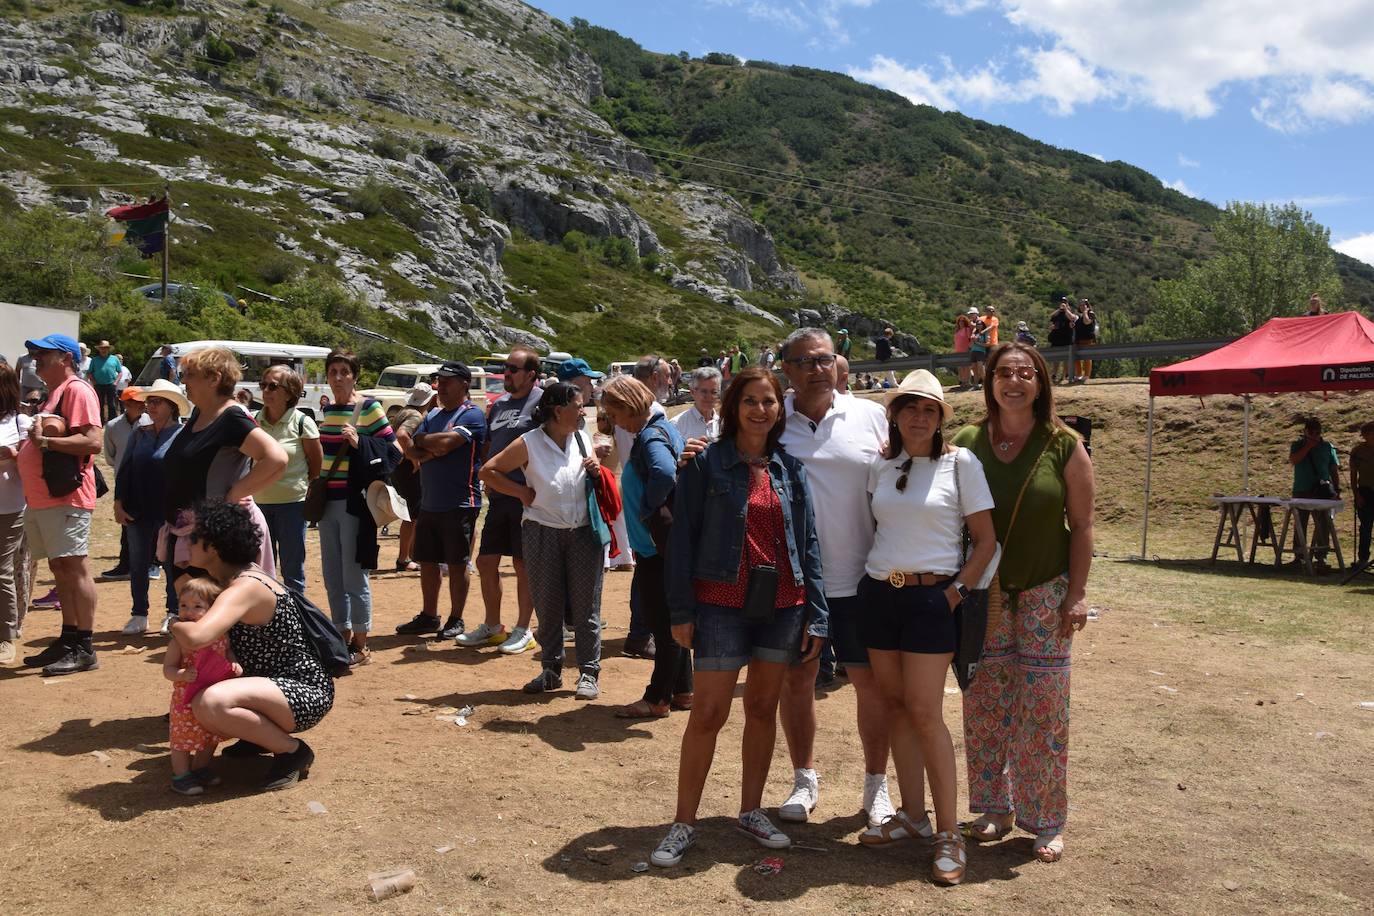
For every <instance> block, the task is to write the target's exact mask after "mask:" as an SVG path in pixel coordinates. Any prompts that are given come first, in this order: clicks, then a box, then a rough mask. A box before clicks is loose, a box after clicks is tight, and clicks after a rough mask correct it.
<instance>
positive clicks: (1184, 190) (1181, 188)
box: [1164, 178, 1201, 200]
mask: <svg viewBox="0 0 1374 916" xmlns="http://www.w3.org/2000/svg"><path fill="white" fill-rule="evenodd" d="M1164 187H1166V188H1173V189H1174V190H1175V191H1177V192H1178V193H1180V194H1187V195H1188V196H1189V197H1197V198H1198V199H1199V200H1200V199H1201V197H1200V196H1199V195H1198V193H1197V192H1196V191H1194V190H1193V189H1192V188H1190V187H1188V186H1187V185H1186V184H1184V183H1183V179H1182V178H1175V179H1174V180H1173V181H1166V182H1164Z"/></svg>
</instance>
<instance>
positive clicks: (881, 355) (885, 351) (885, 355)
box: [873, 328, 897, 385]
mask: <svg viewBox="0 0 1374 916" xmlns="http://www.w3.org/2000/svg"><path fill="white" fill-rule="evenodd" d="M894 333H895V332H894V331H893V330H892V328H883V333H882V335H881V336H879V337H875V338H873V358H874V359H876V360H877V361H878V362H880V363H885V362H887V361H888V360H890V359H891V358H892V337H893V334H894ZM887 381H889V382H891V383H892V384H894V385H895V384H896V383H897V374H896V373H895V372H893V371H892V370H891V369H889V370H887Z"/></svg>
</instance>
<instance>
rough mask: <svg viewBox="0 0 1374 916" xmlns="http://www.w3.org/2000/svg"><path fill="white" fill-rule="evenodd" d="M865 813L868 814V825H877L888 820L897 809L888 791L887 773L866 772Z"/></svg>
mask: <svg viewBox="0 0 1374 916" xmlns="http://www.w3.org/2000/svg"><path fill="white" fill-rule="evenodd" d="M863 810H864V813H865V814H867V815H868V826H870V827H877V826H879V825H880V824H882V823H883V821H885V820H887V819H888V818H889V817H891V816H892V815H893V814H895V813H896V811H897V809H895V808H894V807H893V806H892V797H891V796H890V795H888V792H887V774H886V773H865V774H864V808H863Z"/></svg>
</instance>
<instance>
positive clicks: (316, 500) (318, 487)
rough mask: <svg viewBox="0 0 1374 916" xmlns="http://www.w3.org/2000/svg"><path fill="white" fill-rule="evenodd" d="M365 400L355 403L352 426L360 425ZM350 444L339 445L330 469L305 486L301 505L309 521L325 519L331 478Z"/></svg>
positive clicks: (302, 513) (330, 463) (303, 514)
mask: <svg viewBox="0 0 1374 916" xmlns="http://www.w3.org/2000/svg"><path fill="white" fill-rule="evenodd" d="M362 409H363V402H362V401H361V400H359V401H358V403H357V404H355V405H353V421H352V423H351V424H350V425H351V426H355V427H356V426H357V425H358V416H359V415H360V414H361V413H362ZM348 449H349V444H348V443H347V442H345V443H343V444H342V445H340V446H339V450H338V451H337V452H335V453H334V460H333V461H331V462H329V470H328V471H325V472H324V473H323V474H321V475H320V476H319V477H316V478H315V479H314V480H312V481H310V483H308V484H306V487H305V502H304V504H303V505H302V506H301V515H302V516H303V517H304V518H305V520H306V521H307V522H321V521H324V512H325V509H327V508H329V478H330V477H333V476H334V471H335V470H336V469H337V468H338V467H339V462H340V461H342V460H343V457H344V455H347V454H348Z"/></svg>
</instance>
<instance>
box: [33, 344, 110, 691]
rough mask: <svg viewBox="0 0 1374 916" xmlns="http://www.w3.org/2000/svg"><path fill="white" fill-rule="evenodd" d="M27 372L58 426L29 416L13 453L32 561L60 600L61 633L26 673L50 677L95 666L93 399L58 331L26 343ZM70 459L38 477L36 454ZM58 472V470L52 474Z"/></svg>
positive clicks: (97, 438)
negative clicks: (55, 429)
mask: <svg viewBox="0 0 1374 916" xmlns="http://www.w3.org/2000/svg"><path fill="white" fill-rule="evenodd" d="M24 346H25V347H27V348H28V351H29V353H31V354H32V355H33V362H34V370H35V371H36V372H37V373H38V377H39V378H41V379H42V380H43V384H45V385H47V386H48V390H49V391H50V392H52V393H51V394H50V395H48V400H47V401H45V402H44V404H43V407H42V410H41V412H40V413H46V414H55V415H58V416H61V417H62V419H63V420H64V421H65V425H66V432H65V433H64V434H63V435H60V436H49V435H46V434H45V433H44V430H43V427H44V424H43V423H42V422H41V418H40V417H39V416H35V417H34V421H35V422H34V424H33V428H32V429H30V430H29V438H28V441H27V442H25V443H24V444H23V446H22V447H21V448H20V450H19V477H20V480H21V481H22V482H23V484H24V501H25V502H26V503H27V510H26V511H25V512H24V536H25V538H27V540H28V544H29V550H31V551H32V552H33V556H34V558H35V559H44V558H46V559H47V561H48V568H49V569H50V570H52V575H53V579H54V581H55V582H56V584H57V596H58V598H59V599H60V601H61V602H62V634H61V635H60V636H59V637H58V638H57V640H56V641H55V642H53V643H52V645H50V646H48V647H47V648H46V649H44V650H43V651H42V652H39V653H38V654H37V655H30V656H28V657H27V658H25V659H24V666H25V667H26V668H42V669H43V673H44V674H46V675H49V676H52V675H58V674H75V673H76V672H78V671H89V670H91V669H92V668H96V667H98V663H97V662H96V658H95V649H94V648H93V647H92V645H91V632H92V630H93V629H94V627H95V601H96V596H95V581H94V580H93V579H92V578H91V569H90V565H89V563H88V561H87V554H88V553H89V548H90V540H91V513H92V512H93V511H94V510H95V465H94V463H93V456H94V455H96V454H97V453H98V452H99V451H100V446H101V428H100V401H99V399H98V398H97V397H96V393H95V389H94V388H92V387H91V384H90V382H87V381H86V380H84V379H82V378H80V377H78V376H77V374H76V367H77V365H78V363H79V361H80V359H81V350H80V347H79V345H78V344H77V342H76V341H75V340H73V339H72V338H70V337H68V336H66V335H65V334H49V335H48V336H47V337H41V338H39V339H37V340H26V341H25V342H24ZM45 452H49V453H52V454H53V455H56V456H71V457H72V458H73V459H74V461H73V462H71V463H70V464H68V465H65V466H60V467H58V468H56V469H53V468H50V469H49V474H48V475H46V476H45V475H44V468H43V463H44V462H43V457H44V453H45ZM57 471H60V472H62V473H57Z"/></svg>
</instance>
